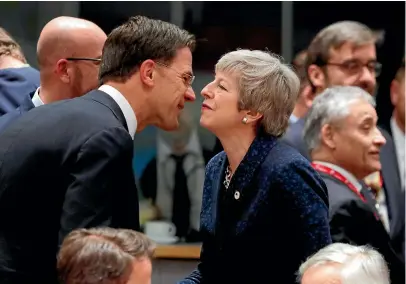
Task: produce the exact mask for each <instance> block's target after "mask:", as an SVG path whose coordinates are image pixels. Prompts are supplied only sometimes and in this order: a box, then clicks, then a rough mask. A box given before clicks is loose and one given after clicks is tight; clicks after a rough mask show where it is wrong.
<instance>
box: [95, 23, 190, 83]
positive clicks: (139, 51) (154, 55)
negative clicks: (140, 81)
mask: <svg viewBox="0 0 406 284" xmlns="http://www.w3.org/2000/svg"><path fill="white" fill-rule="evenodd" d="M195 45H196V40H195V37H194V36H193V35H192V34H190V33H189V32H187V31H186V30H183V29H181V28H179V27H178V26H176V25H174V24H171V23H167V22H164V21H160V20H153V19H149V18H147V17H143V16H135V17H131V18H130V19H129V20H128V21H127V22H126V23H124V24H122V25H121V26H119V27H117V28H115V29H114V30H113V31H112V32H111V33H110V34H109V36H108V37H107V40H106V43H105V44H104V47H103V55H102V62H101V65H100V71H99V79H100V81H101V82H102V83H103V82H105V81H106V80H118V81H121V82H125V81H126V80H127V79H128V78H129V77H131V75H133V74H134V72H136V71H137V68H138V67H139V65H140V64H141V63H142V62H143V61H145V60H147V59H155V60H156V59H159V60H161V61H163V62H165V63H170V61H171V60H172V59H173V58H174V57H175V55H176V52H177V51H178V49H180V48H183V47H188V48H190V50H191V51H194V49H195Z"/></svg>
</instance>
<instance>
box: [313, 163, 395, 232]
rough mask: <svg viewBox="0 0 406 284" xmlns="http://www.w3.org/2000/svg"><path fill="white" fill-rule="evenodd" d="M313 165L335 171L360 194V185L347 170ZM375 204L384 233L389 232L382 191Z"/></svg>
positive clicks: (335, 166) (331, 166)
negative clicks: (376, 204)
mask: <svg viewBox="0 0 406 284" xmlns="http://www.w3.org/2000/svg"><path fill="white" fill-rule="evenodd" d="M314 163H316V164H319V165H323V166H326V167H329V168H330V169H333V170H335V171H336V172H338V173H339V174H341V175H342V176H343V177H345V178H346V179H347V180H348V181H349V182H350V183H352V184H353V185H354V186H355V188H356V189H357V190H358V192H359V193H361V189H362V184H361V183H360V182H359V181H358V179H357V178H356V177H355V176H354V175H353V174H351V173H350V172H348V171H347V170H345V169H343V168H341V167H339V166H337V165H334V164H331V163H327V162H320V161H314ZM376 202H377V203H378V204H379V207H378V208H377V211H378V213H379V215H380V217H381V221H382V224H383V226H384V227H385V229H386V231H387V232H389V231H390V223H389V215H388V207H387V206H386V198H385V192H384V190H380V191H379V194H378V196H377V198H376Z"/></svg>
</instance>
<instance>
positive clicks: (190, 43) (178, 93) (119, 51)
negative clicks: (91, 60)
mask: <svg viewBox="0 0 406 284" xmlns="http://www.w3.org/2000/svg"><path fill="white" fill-rule="evenodd" d="M195 45H196V41H195V37H194V36H193V35H192V34H190V33H189V32H187V31H186V30H183V29H181V28H179V27H178V26H176V25H174V24H171V23H167V22H164V21H160V20H154V19H149V18H147V17H143V16H136V17H131V18H130V19H129V20H128V21H127V22H126V23H124V24H123V25H121V26H119V27H118V28H116V29H114V30H113V31H112V32H111V33H110V34H109V36H108V37H107V41H106V43H105V45H104V48H103V56H102V62H101V66H100V73H99V79H100V81H101V83H102V84H107V85H110V86H112V87H114V88H116V89H117V90H119V91H120V92H121V93H122V94H123V95H124V96H125V97H126V99H127V100H128V102H129V103H130V105H131V106H132V108H133V109H134V111H135V113H136V116H137V121H138V126H137V131H141V130H142V129H143V128H144V127H145V126H146V125H149V124H152V125H155V126H157V127H159V128H162V129H164V130H174V129H176V128H177V127H178V124H179V122H178V116H179V113H180V112H181V110H182V109H183V108H184V105H185V102H188V101H194V100H195V94H194V92H193V89H192V83H193V80H194V75H193V70H192V52H193V50H194V49H195Z"/></svg>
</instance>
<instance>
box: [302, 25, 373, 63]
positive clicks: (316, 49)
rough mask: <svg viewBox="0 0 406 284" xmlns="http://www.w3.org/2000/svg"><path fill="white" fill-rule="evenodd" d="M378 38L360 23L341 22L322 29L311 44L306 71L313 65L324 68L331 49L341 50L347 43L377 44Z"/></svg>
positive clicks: (358, 44)
mask: <svg viewBox="0 0 406 284" xmlns="http://www.w3.org/2000/svg"><path fill="white" fill-rule="evenodd" d="M378 37H379V35H378V34H376V33H374V32H373V31H372V30H371V29H370V28H369V27H368V26H366V25H364V24H361V23H358V22H353V21H341V22H336V23H334V24H331V25H329V26H327V27H325V28H324V29H322V30H321V31H320V32H319V33H318V34H317V35H316V36H315V37H314V39H313V40H312V42H311V43H310V45H309V47H308V49H307V60H306V70H308V68H309V66H310V65H312V64H315V65H318V66H323V65H324V64H325V63H326V62H327V61H328V59H329V57H330V49H331V48H339V47H340V46H342V45H343V44H344V43H346V42H351V43H352V44H354V45H356V46H361V45H365V44H369V43H376V41H377V40H378Z"/></svg>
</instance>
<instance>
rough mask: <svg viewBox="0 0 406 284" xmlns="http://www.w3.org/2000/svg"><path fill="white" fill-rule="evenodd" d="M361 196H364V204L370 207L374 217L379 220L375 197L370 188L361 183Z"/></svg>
mask: <svg viewBox="0 0 406 284" xmlns="http://www.w3.org/2000/svg"><path fill="white" fill-rule="evenodd" d="M361 194H362V196H364V198H365V200H366V202H367V203H368V204H369V205H370V206H371V209H372V210H373V212H374V214H375V216H377V217H378V218H379V211H378V208H377V204H378V203H377V202H376V199H375V196H374V194H373V192H372V190H371V189H370V188H368V187H367V186H366V185H365V184H363V183H362V189H361Z"/></svg>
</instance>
